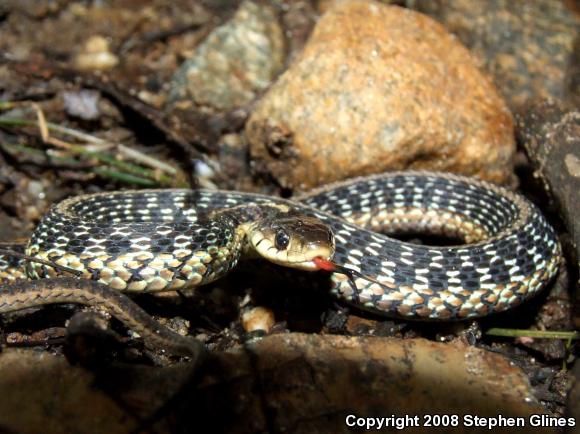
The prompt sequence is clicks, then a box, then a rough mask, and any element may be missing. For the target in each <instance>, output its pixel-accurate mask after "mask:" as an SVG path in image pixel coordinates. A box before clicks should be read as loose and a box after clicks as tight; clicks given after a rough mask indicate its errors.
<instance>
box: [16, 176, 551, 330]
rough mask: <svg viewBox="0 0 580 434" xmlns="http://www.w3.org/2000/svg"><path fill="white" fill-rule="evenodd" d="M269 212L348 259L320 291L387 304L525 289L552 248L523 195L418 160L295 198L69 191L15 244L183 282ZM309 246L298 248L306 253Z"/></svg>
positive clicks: (197, 279) (38, 273) (86, 266)
mask: <svg viewBox="0 0 580 434" xmlns="http://www.w3.org/2000/svg"><path fill="white" fill-rule="evenodd" d="M264 210H267V211H264ZM272 213H278V214H279V215H278V217H279V218H283V216H284V215H286V214H289V215H300V216H304V218H305V219H306V220H308V219H310V220H311V221H316V222H319V224H320V222H321V223H322V224H323V225H326V226H327V227H328V228H329V229H330V231H331V232H332V234H334V238H335V241H336V247H335V251H334V257H333V259H332V260H333V262H334V263H336V264H338V265H340V266H342V267H345V268H348V269H351V270H354V271H355V272H357V277H356V278H355V279H354V281H349V279H348V278H347V277H346V276H345V275H344V274H341V273H333V274H332V276H331V281H332V283H331V286H332V289H331V291H332V293H333V294H335V295H336V296H337V297H339V298H341V299H343V300H345V301H347V302H349V303H352V304H356V305H357V306H359V307H362V308H365V309H370V310H373V311H377V312H381V313H384V314H388V315H391V316H396V317H404V318H415V319H436V320H437V319H444V320H448V319H463V318H474V317H481V316H485V315H488V314H491V313H493V312H499V311H503V310H506V309H508V308H511V307H513V306H515V305H518V304H520V303H521V302H523V301H524V300H526V299H527V298H529V297H531V296H532V295H534V294H535V293H537V292H538V291H539V290H540V289H541V288H542V287H543V286H544V285H545V284H546V283H547V282H548V281H549V280H550V279H551V278H552V277H553V276H554V274H555V273H556V272H557V269H558V264H559V259H560V246H559V244H558V242H557V238H556V235H555V233H554V231H553V229H552V228H551V227H550V226H549V225H548V223H547V222H546V220H545V219H544V217H543V216H542V215H541V214H540V212H539V211H538V209H537V208H536V207H535V206H534V205H533V204H531V203H530V202H528V201H527V200H526V199H524V198H523V197H521V196H519V195H517V194H515V193H512V192H510V191H508V190H505V189H503V188H500V187H497V186H493V185H490V184H488V183H485V182H482V181H476V180H473V179H469V178H465V177H461V176H455V175H446V174H433V173H427V172H401V173H391V174H386V175H379V176H371V177H367V178H360V179H355V180H351V181H348V182H345V183H341V184H335V185H332V186H329V187H325V188H323V189H319V190H316V191H314V192H311V193H309V194H308V195H305V196H303V197H301V198H300V199H299V201H288V200H284V199H277V198H272V197H269V196H262V195H257V194H248V193H238V192H226V191H207V190H143V191H127V192H114V193H99V194H94V195H86V196H79V197H75V198H71V199H68V200H65V201H63V202H62V203H60V204H58V205H56V206H55V207H53V209H52V210H51V211H50V212H49V213H48V214H47V215H46V216H45V217H44V219H43V220H42V222H41V223H40V225H39V226H38V228H37V229H36V231H35V232H34V234H33V236H32V238H31V240H30V242H29V244H28V247H27V250H26V252H27V254H28V255H31V256H36V257H39V258H42V259H44V260H48V261H51V262H54V263H56V264H59V265H62V266H66V267H70V268H73V269H76V270H80V271H81V272H82V273H83V274H84V276H85V277H86V278H89V279H93V280H98V281H100V282H102V283H104V284H106V285H108V286H110V287H112V288H114V289H117V290H121V291H127V292H142V291H162V290H172V289H184V288H189V287H194V286H198V285H202V284H205V283H208V282H211V281H213V280H215V279H217V278H219V277H221V276H223V275H224V274H225V273H227V272H228V271H229V270H231V269H232V268H233V267H234V266H235V265H236V263H237V262H238V260H239V259H240V258H241V256H242V254H243V252H244V251H245V250H247V249H248V245H249V244H251V242H254V244H262V247H263V246H264V244H266V245H267V247H268V249H273V247H272V246H271V245H270V244H272V243H273V242H272V243H271V242H270V241H268V242H264V243H262V241H263V240H258V241H256V240H253V241H252V240H249V238H251V236H249V235H248V233H247V230H248V227H249V226H252V225H253V224H254V221H255V219H257V218H261V217H263V216H264V214H266V215H267V216H269V217H268V218H270V217H271V215H272ZM272 224H274V225H275V224H276V223H275V221H274V222H273V223H272ZM313 224H314V225H316V223H313ZM301 227H302V224H301V223H298V224H297V226H296V228H295V229H296V230H298V231H299V230H301ZM321 231H322V229H320V228H319V232H321ZM385 231H386V232H388V233H419V234H423V233H428V234H438V235H444V236H451V237H456V238H461V239H463V240H465V241H466V242H467V243H468V244H465V245H459V246H446V247H441V246H427V245H416V244H410V243H407V242H402V241H398V240H396V239H393V238H390V237H389V236H387V235H383V234H381V233H378V232H385ZM292 235H293V234H290V236H292ZM278 238H280V237H278ZM278 238H277V239H278ZM282 238H283V237H282ZM321 238H324V235H321ZM282 241H284V240H282ZM286 241H288V240H286ZM277 242H278V241H276V243H277ZM268 243H270V244H268ZM274 244H275V243H274ZM316 247H317V248H318V249H320V246H316ZM319 253H320V252H319V251H318V252H316V254H319ZM329 255H332V252H330V253H329ZM285 258H286V256H285ZM287 259H288V260H291V259H292V258H291V255H290V252H287ZM310 259H311V258H310V257H307V258H302V259H300V260H301V261H303V262H304V264H310V265H311V262H309V261H310ZM275 262H278V263H281V262H282V263H283V260H275ZM302 268H308V267H307V266H306V265H305V266H303V267H302ZM27 271H28V274H29V276H30V277H32V278H43V277H51V276H55V275H57V274H58V273H57V271H55V269H53V268H51V267H48V266H46V265H42V264H35V263H30V264H29V265H28V270H27ZM361 276H362V277H361ZM365 277H368V279H367V278H365ZM353 283H354V285H353Z"/></svg>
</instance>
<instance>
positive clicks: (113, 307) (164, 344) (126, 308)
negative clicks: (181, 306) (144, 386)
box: [0, 277, 205, 359]
mask: <svg viewBox="0 0 580 434" xmlns="http://www.w3.org/2000/svg"><path fill="white" fill-rule="evenodd" d="M56 303H75V304H82V305H86V306H95V307H99V308H103V309H105V310H106V311H107V312H109V313H110V314H111V315H112V316H114V317H115V318H117V319H118V320H119V321H121V322H122V323H123V324H124V325H125V326H126V327H127V328H129V329H130V330H132V331H134V332H136V333H138V334H139V335H140V336H141V337H142V338H143V340H144V343H145V345H146V346H147V347H148V348H152V349H155V348H162V349H164V350H166V351H168V352H169V353H171V354H174V355H179V356H187V357H191V358H193V359H197V358H199V357H200V356H201V355H202V353H203V352H204V351H205V349H204V347H203V345H202V344H201V343H200V342H199V341H197V340H195V339H193V338H188V337H185V336H181V335H180V334H178V333H176V332H174V331H172V330H170V329H169V328H167V327H165V326H163V325H161V324H159V323H158V322H157V321H155V320H154V319H153V318H152V317H151V316H150V315H149V314H148V313H147V312H145V311H144V310H143V309H142V308H141V307H139V306H138V305H137V304H136V303H135V302H133V301H132V300H131V299H130V298H129V297H127V296H126V295H124V294H122V293H119V292H118V291H114V290H111V289H110V288H108V287H106V286H105V285H103V284H100V283H98V282H95V281H90V280H79V279H75V278H71V277H60V278H53V279H41V280H36V281H17V282H15V283H11V284H8V285H5V286H4V287H3V288H2V289H1V290H0V314H4V313H8V312H14V311H18V310H22V309H26V308H30V307H38V306H40V305H47V304H56Z"/></svg>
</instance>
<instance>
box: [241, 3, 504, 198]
mask: <svg viewBox="0 0 580 434" xmlns="http://www.w3.org/2000/svg"><path fill="white" fill-rule="evenodd" d="M246 135H247V138H248V139H249V142H250V150H251V154H252V156H253V158H254V160H255V167H256V169H257V170H258V171H259V172H266V173H268V174H270V175H272V176H273V177H274V178H275V179H277V180H278V182H280V183H281V184H282V185H283V186H285V187H289V188H297V189H306V188H309V187H312V186H316V185H319V184H323V183H327V182H331V181H334V180H338V179H342V178H346V177H351V176H356V175H363V174H369V173H375V172H381V171H386V170H394V169H402V168H425V169H435V170H446V171H454V172H461V173H465V174H470V175H475V176H479V177H481V178H484V179H488V180H491V181H495V182H506V181H507V180H509V178H510V176H511V168H512V156H513V153H514V149H515V145H514V138H513V125H512V118H511V115H510V112H509V111H508V109H507V108H506V105H505V103H504V101H503V100H502V98H501V97H500V96H499V94H498V92H497V91H496V89H495V88H494V86H493V85H492V83H491V82H490V81H489V79H488V78H487V76H485V75H484V74H483V73H482V72H480V71H479V70H478V69H477V67H476V66H475V64H474V61H473V59H472V56H471V55H470V53H469V51H468V50H467V49H465V48H464V47H463V46H462V45H461V44H460V43H458V42H457V40H456V39H455V38H454V37H453V36H452V35H450V34H449V33H448V32H447V31H446V30H445V29H444V28H443V27H442V26H440V25H439V24H437V23H436V22H435V21H433V20H432V19H430V18H428V17H426V16H424V15H422V14H419V13H416V12H413V11H410V10H405V9H401V8H399V7H396V6H386V5H382V4H379V3H376V2H372V1H350V2H341V3H337V4H336V5H334V7H332V8H331V9H330V10H329V11H328V12H327V13H326V14H325V15H324V16H323V17H322V18H321V19H320V21H319V22H318V24H317V25H316V27H315V29H314V31H313V34H312V36H311V38H310V40H309V42H308V44H307V45H306V47H305V48H304V51H303V53H302V55H301V56H300V57H299V58H298V59H297V61H296V62H294V63H293V65H292V66H291V67H290V68H289V69H288V70H287V71H286V72H285V73H284V74H283V75H282V76H281V77H280V78H279V80H278V81H277V82H276V83H275V84H274V85H273V86H272V87H271V88H270V90H269V91H268V92H267V94H266V95H265V96H264V97H263V99H262V100H261V102H260V103H259V105H258V107H257V108H256V110H255V111H254V113H253V114H252V116H251V118H250V119H249V121H248V123H247V126H246Z"/></svg>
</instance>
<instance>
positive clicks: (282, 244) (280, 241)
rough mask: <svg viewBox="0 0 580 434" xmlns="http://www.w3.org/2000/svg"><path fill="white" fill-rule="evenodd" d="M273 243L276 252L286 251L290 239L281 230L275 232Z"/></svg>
mask: <svg viewBox="0 0 580 434" xmlns="http://www.w3.org/2000/svg"><path fill="white" fill-rule="evenodd" d="M274 241H275V243H276V248H277V249H278V250H286V247H288V244H290V237H289V236H288V234H287V233H286V232H284V231H283V230H279V231H278V232H276V238H275V240H274Z"/></svg>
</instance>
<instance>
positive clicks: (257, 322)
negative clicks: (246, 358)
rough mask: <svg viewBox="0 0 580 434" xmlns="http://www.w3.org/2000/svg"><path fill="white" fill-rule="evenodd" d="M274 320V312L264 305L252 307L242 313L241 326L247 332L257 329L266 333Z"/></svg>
mask: <svg viewBox="0 0 580 434" xmlns="http://www.w3.org/2000/svg"><path fill="white" fill-rule="evenodd" d="M275 322H276V320H275V318H274V312H272V311H271V310H270V309H267V308H265V307H254V308H252V309H250V310H247V311H246V312H244V313H243V314H242V326H243V327H244V330H245V331H246V332H248V333H250V332H254V331H258V330H262V331H264V332H266V333H268V332H269V331H270V329H271V328H272V327H273V326H274V324H275Z"/></svg>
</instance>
